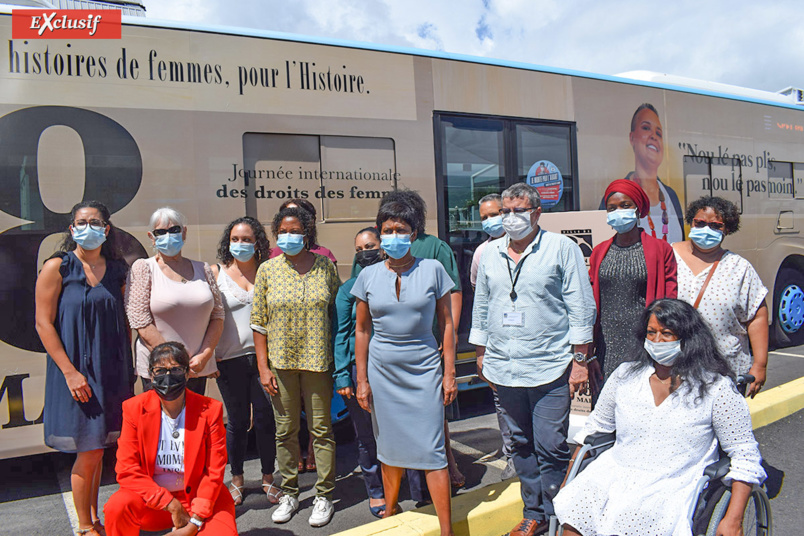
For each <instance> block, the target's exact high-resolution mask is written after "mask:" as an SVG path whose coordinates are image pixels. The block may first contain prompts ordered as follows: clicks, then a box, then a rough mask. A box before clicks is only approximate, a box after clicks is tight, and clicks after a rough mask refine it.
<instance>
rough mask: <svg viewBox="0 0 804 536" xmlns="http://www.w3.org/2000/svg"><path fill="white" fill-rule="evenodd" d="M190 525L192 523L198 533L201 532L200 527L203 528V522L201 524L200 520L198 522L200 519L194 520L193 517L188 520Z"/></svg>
mask: <svg viewBox="0 0 804 536" xmlns="http://www.w3.org/2000/svg"><path fill="white" fill-rule="evenodd" d="M190 523H192V524H193V525H195V526H196V527H198V530H199V531H200V530H201V527H203V526H204V522H203V521H202V520H200V519H196V518H194V517H191V518H190Z"/></svg>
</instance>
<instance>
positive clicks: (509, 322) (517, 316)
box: [502, 311, 525, 327]
mask: <svg viewBox="0 0 804 536" xmlns="http://www.w3.org/2000/svg"><path fill="white" fill-rule="evenodd" d="M502 325H503V326H513V327H522V326H524V325H525V317H524V315H523V314H522V311H507V312H504V313H503V320H502Z"/></svg>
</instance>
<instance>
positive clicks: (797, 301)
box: [773, 268, 804, 347]
mask: <svg viewBox="0 0 804 536" xmlns="http://www.w3.org/2000/svg"><path fill="white" fill-rule="evenodd" d="M775 289H776V291H775V296H774V298H773V304H774V311H775V314H774V318H773V335H774V338H775V340H776V345H777V346H779V347H783V346H799V345H802V344H804V276H802V274H801V272H799V271H798V270H796V269H795V268H782V269H781V270H780V271H779V276H778V278H777V280H776V287H775Z"/></svg>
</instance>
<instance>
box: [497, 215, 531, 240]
mask: <svg viewBox="0 0 804 536" xmlns="http://www.w3.org/2000/svg"><path fill="white" fill-rule="evenodd" d="M530 215H531V213H530V212H523V213H521V214H517V213H516V212H509V213H508V214H504V215H503V229H505V232H506V233H508V236H510V237H511V239H512V240H521V239H523V238H525V237H526V236H528V235H529V234H530V233H531V231H533V224H532V223H531V221H530Z"/></svg>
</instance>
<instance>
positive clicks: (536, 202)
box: [502, 182, 542, 208]
mask: <svg viewBox="0 0 804 536" xmlns="http://www.w3.org/2000/svg"><path fill="white" fill-rule="evenodd" d="M502 198H503V199H527V200H528V201H530V206H532V207H533V208H539V207H541V206H542V198H541V196H540V195H539V190H537V189H536V188H534V187H533V186H531V185H530V184H526V183H524V182H518V183H516V184H514V185H513V186H511V187H510V188H508V189H506V190H505V191H504V192H503V193H502Z"/></svg>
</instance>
